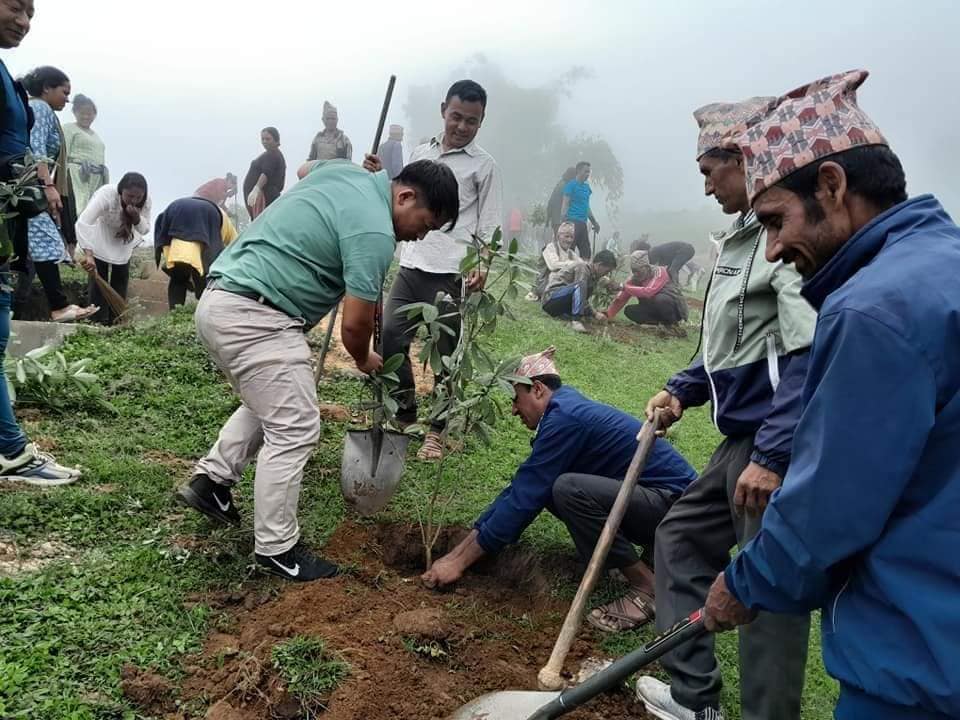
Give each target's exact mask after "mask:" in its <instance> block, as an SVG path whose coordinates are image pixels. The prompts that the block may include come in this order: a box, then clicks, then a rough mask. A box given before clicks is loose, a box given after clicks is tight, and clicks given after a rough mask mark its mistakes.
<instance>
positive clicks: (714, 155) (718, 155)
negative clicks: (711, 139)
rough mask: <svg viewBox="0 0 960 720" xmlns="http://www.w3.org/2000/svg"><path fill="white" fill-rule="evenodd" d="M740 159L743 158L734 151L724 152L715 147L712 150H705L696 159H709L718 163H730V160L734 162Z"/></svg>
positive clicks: (724, 150) (722, 149)
mask: <svg viewBox="0 0 960 720" xmlns="http://www.w3.org/2000/svg"><path fill="white" fill-rule="evenodd" d="M740 157H743V156H742V155H741V154H740V153H738V152H737V151H736V150H726V149H724V148H720V147H715V148H713V149H712V150H707V151H706V152H705V153H704V154H703V155H701V156H700V157H699V158H697V159H698V160H702V159H703V158H710V159H711V160H719V161H720V162H730V161H731V160H736V159H738V158H740Z"/></svg>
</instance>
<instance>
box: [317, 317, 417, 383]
mask: <svg viewBox="0 0 960 720" xmlns="http://www.w3.org/2000/svg"><path fill="white" fill-rule="evenodd" d="M341 318H342V313H337V320H336V322H335V323H334V326H333V337H332V338H331V339H330V350H329V351H328V352H327V358H326V360H324V363H323V373H324V375H328V376H329V375H345V376H347V377H357V378H359V377H363V373H361V372H360V371H359V370H357V364H356V363H355V362H354V361H353V358H352V357H350V353H348V352H347V351H346V350H345V349H344V347H343V343H341V342H340V320H341ZM328 321H329V316H328V317H327V318H324V319H323V320H322V321H321V322H320V323H319V324H318V325H317V326H316V327H315V328H314V329H313V330H312V331H311V332H310V335H309V340H310V344H311V346H312V347H313V348H314V358H313V361H314V363H316V362H317V361H318V360H319V358H320V348H322V347H323V338H324V335H325V334H326V332H327V323H328ZM421 347H422V345H421V343H420V341H419V340H414V341H413V344H412V345H411V346H410V359H411V360H412V361H413V380H414V382H415V383H416V386H417V395H429V394H430V393H431V392H432V391H433V373H431V372H430V370H429V369H427V370H426V371H424V369H423V366H422V365H421V364H419V363H418V362H417V357H418V356H419V354H420V348H421Z"/></svg>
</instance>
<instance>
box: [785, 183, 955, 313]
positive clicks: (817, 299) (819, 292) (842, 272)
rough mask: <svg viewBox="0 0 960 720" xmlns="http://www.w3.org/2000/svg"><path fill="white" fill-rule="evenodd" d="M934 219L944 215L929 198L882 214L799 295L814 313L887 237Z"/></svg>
mask: <svg viewBox="0 0 960 720" xmlns="http://www.w3.org/2000/svg"><path fill="white" fill-rule="evenodd" d="M934 215H944V216H945V215H946V212H945V211H944V209H943V206H941V205H940V203H939V201H938V200H937V199H936V198H935V197H934V196H933V195H920V196H918V197H915V198H911V199H909V200H906V201H904V202H902V203H900V204H899V205H894V206H893V207H892V208H890V209H888V210H885V211H884V212H882V213H880V214H879V215H877V216H876V217H875V218H873V220H871V221H870V222H868V223H867V224H866V225H864V226H863V227H862V228H860V229H859V230H858V231H857V232H856V233H855V234H854V235H853V236H852V237H851V238H850V239H849V240H847V242H845V243H844V244H843V245H842V246H841V247H840V249H839V250H838V251H837V253H836V254H835V255H834V256H833V257H832V258H830V260H828V261H827V264H826V265H824V266H823V267H822V268H820V270H818V271H817V273H816V274H815V275H814V276H813V277H812V278H810V280H808V281H807V282H806V283H805V284H804V286H803V289H802V290H801V291H800V294H801V295H803V297H804V298H806V300H807V302H809V303H810V304H811V305H812V306H813V308H814V309H815V310H817V311H819V310H820V308H821V307H822V306H823V303H824V302H825V301H826V299H827V297H828V296H829V295H830V294H831V293H832V292H834V291H835V290H837V289H838V288H840V287H841V286H842V285H844V283H846V282H847V281H848V280H849V279H850V278H852V277H853V276H854V275H856V273H857V272H858V271H859V270H860V269H861V268H863V267H865V266H866V265H869V264H870V263H871V262H872V261H873V259H874V258H875V257H876V256H877V255H878V254H879V253H880V251H881V250H883V248H884V246H885V245H886V244H887V242H888V239H889V238H890V236H891V234H895V233H898V232H901V231H904V230H907V229H909V228H910V227H911V226H916V225H918V224H920V223H922V222H923V221H924V220H926V219H929V218H930V217H931V216H934Z"/></svg>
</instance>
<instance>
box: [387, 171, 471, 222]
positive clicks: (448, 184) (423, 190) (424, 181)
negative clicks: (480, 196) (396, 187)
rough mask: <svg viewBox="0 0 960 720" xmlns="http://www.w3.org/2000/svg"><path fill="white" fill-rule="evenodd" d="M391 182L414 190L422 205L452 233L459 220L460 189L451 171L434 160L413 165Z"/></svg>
mask: <svg viewBox="0 0 960 720" xmlns="http://www.w3.org/2000/svg"><path fill="white" fill-rule="evenodd" d="M393 181H394V182H395V183H399V184H400V185H408V186H409V187H412V188H414V189H416V191H417V193H418V195H419V196H420V198H421V200H420V202H421V204H423V205H425V206H426V207H428V208H429V209H430V212H432V213H433V214H434V215H436V216H437V218H438V219H439V221H440V224H441V225H446V224H447V223H449V224H450V227H449V228H448V230H452V229H453V228H454V227H455V226H456V224H457V219H458V218H459V217H460V186H459V185H458V184H457V177H456V175H454V174H453V170H451V169H450V168H448V167H447V166H446V165H444V164H443V163H438V162H434V161H433V160H417V161H416V162H412V163H410V164H409V165H407V166H406V167H404V168H403V170H401V171H400V174H399V175H397V176H396V177H395V178H394V179H393Z"/></svg>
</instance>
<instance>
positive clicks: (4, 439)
mask: <svg viewBox="0 0 960 720" xmlns="http://www.w3.org/2000/svg"><path fill="white" fill-rule="evenodd" d="M0 282H3V283H4V284H6V282H5V278H0ZM12 301H13V293H12V292H11V291H9V290H6V289H0V454H3V455H5V456H6V457H8V458H13V457H16V456H17V455H19V454H20V453H22V452H23V448H24V447H26V445H27V436H26V435H24V434H23V430H21V429H20V425H19V424H18V423H17V418H16V416H15V415H14V414H13V403H12V402H11V401H10V392H9V391H8V390H7V379H6V377H5V376H4V372H3V358H4V356H5V355H6V353H7V342H8V341H9V340H10V307H11V304H12Z"/></svg>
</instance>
